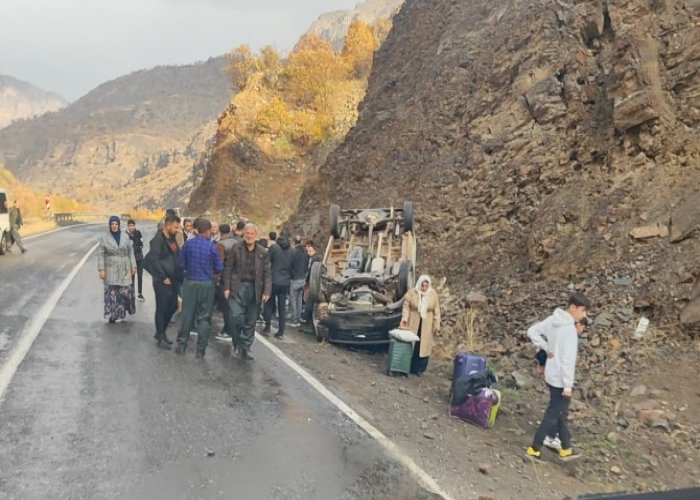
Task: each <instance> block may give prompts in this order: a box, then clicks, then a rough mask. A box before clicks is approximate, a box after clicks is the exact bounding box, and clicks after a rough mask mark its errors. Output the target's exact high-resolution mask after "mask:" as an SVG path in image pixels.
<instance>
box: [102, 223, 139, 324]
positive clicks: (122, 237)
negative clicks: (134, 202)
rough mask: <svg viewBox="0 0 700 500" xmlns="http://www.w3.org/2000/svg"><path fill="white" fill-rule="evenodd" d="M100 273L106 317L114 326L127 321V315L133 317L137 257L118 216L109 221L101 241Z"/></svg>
mask: <svg viewBox="0 0 700 500" xmlns="http://www.w3.org/2000/svg"><path fill="white" fill-rule="evenodd" d="M97 270H98V272H99V275H100V279H101V280H102V281H103V282H104V300H105V308H104V317H105V318H107V319H108V320H109V322H110V323H114V322H115V321H117V320H124V319H125V318H126V313H127V312H128V313H129V314H134V313H135V312H136V307H135V301H134V287H133V285H132V277H133V276H134V274H136V257H135V256H134V247H133V245H132V243H131V240H130V239H129V237H128V236H127V235H126V234H124V233H123V232H122V231H121V228H120V220H119V217H117V216H116V215H113V216H112V217H110V218H109V230H108V231H106V232H105V233H104V234H103V235H102V237H101V239H100V247H99V249H98V251H97Z"/></svg>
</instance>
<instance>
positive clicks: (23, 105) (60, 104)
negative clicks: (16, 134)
mask: <svg viewBox="0 0 700 500" xmlns="http://www.w3.org/2000/svg"><path fill="white" fill-rule="evenodd" d="M67 105H68V102H67V101H66V100H65V99H63V97H61V96H59V95H58V94H54V93H53V92H46V91H44V90H41V89H40V88H38V87H35V86H34V85H32V84H30V83H27V82H23V81H20V80H17V79H16V78H12V77H11V76H6V75H0V128H3V127H6V126H7V125H9V124H11V123H12V122H14V121H17V120H25V119H28V118H33V117H35V116H40V115H43V114H44V113H48V112H51V111H58V110H59V109H61V108H64V107H65V106H67Z"/></svg>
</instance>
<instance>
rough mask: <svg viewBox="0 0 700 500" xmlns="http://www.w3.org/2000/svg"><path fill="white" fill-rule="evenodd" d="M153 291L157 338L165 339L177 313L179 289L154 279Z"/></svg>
mask: <svg viewBox="0 0 700 500" xmlns="http://www.w3.org/2000/svg"><path fill="white" fill-rule="evenodd" d="M153 291H154V292H155V295H156V338H157V339H164V338H165V329H166V328H167V327H168V325H169V324H170V320H171V319H172V318H173V314H175V311H177V292H178V287H177V286H175V285H170V286H168V285H166V284H165V283H163V282H162V281H159V280H157V279H154V281H153Z"/></svg>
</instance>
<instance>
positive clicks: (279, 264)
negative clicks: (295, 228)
mask: <svg viewBox="0 0 700 500" xmlns="http://www.w3.org/2000/svg"><path fill="white" fill-rule="evenodd" d="M276 241H277V242H276V243H275V244H274V245H272V246H271V247H270V248H269V250H268V253H269V255H270V269H271V274H272V294H271V295H270V300H268V301H267V303H266V304H265V311H264V312H263V319H264V320H265V326H264V328H263V330H262V333H264V334H269V333H270V331H271V329H270V326H271V325H270V323H271V322H272V314H273V311H274V310H275V309H276V310H277V317H278V325H279V328H278V329H277V333H275V338H277V339H281V338H282V337H284V329H285V326H286V323H287V297H288V296H289V286H290V284H291V280H292V257H293V254H294V250H293V249H292V248H291V244H290V243H289V236H288V235H287V234H285V233H282V234H281V235H280V237H279V238H278V239H277V240H276Z"/></svg>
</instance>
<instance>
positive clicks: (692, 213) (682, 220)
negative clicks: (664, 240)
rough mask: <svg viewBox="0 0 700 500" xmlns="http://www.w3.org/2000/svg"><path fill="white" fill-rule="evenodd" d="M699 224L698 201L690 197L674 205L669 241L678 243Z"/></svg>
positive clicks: (699, 209)
mask: <svg viewBox="0 0 700 500" xmlns="http://www.w3.org/2000/svg"><path fill="white" fill-rule="evenodd" d="M699 225H700V203H698V200H697V198H695V197H691V198H689V199H687V200H685V201H684V202H682V203H681V204H680V205H678V206H677V207H676V209H675V210H674V211H673V215H672V216H671V232H670V236H671V243H678V242H679V241H682V240H684V239H686V238H687V237H689V236H690V234H691V233H692V232H693V231H694V230H695V229H696V228H697V227H698V226H699Z"/></svg>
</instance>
